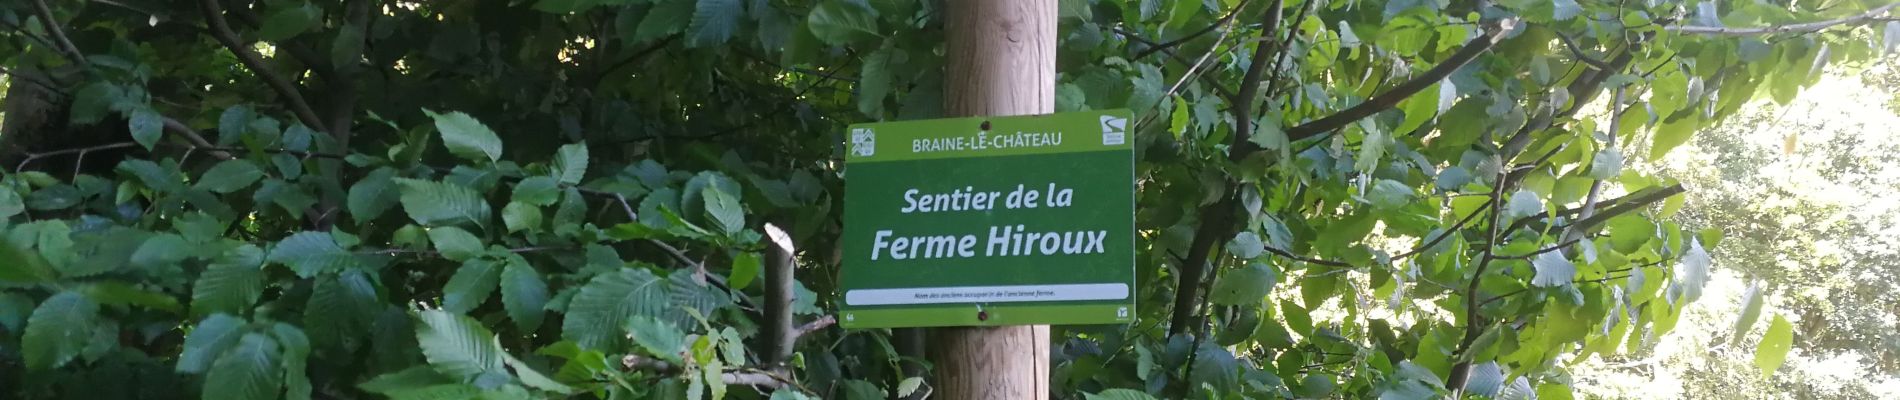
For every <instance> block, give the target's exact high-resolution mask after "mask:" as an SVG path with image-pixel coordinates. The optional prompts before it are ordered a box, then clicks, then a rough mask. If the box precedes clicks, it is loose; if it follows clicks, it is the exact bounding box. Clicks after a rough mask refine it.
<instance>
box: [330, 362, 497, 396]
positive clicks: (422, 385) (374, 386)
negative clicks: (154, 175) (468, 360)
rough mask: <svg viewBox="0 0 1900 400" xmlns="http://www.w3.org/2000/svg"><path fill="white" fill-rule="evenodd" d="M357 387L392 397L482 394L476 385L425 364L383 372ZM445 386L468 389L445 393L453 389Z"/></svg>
mask: <svg viewBox="0 0 1900 400" xmlns="http://www.w3.org/2000/svg"><path fill="white" fill-rule="evenodd" d="M356 387H357V388H358V389H363V391H366V392H370V393H379V394H382V395H385V396H389V397H390V398H392V399H405V398H423V396H417V395H421V394H429V393H434V394H448V395H450V396H441V397H439V398H443V399H466V398H473V397H475V396H476V395H478V394H480V390H479V389H476V388H475V387H474V386H468V385H463V384H461V383H460V382H457V381H456V380H454V379H450V378H449V377H447V376H443V375H442V373H440V372H436V371H435V370H434V369H430V368H429V367H428V366H423V365H418V366H414V367H410V368H409V369H405V370H401V371H396V372H391V373H387V374H382V375H379V376H377V377H376V378H373V379H370V380H369V381H368V382H363V383H362V384H360V385H356ZM443 387H459V388H466V389H467V390H466V391H465V393H445V392H452V391H444V390H441V389H440V388H443Z"/></svg>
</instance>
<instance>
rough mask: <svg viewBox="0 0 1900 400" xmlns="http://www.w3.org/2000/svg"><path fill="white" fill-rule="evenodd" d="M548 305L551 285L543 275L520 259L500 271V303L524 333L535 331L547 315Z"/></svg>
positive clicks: (511, 261) (513, 260) (512, 260)
mask: <svg viewBox="0 0 1900 400" xmlns="http://www.w3.org/2000/svg"><path fill="white" fill-rule="evenodd" d="M547 303H548V284H547V282H546V281H543V280H542V279H541V273H540V272H538V271H535V269H534V266H533V265H529V264H528V263H527V262H525V261H523V260H521V259H519V258H514V259H511V260H510V261H509V262H508V266H507V267H506V268H504V269H502V272H501V304H502V307H503V308H505V309H507V311H508V318H509V319H512V320H514V321H515V326H516V327H519V328H521V330H522V331H524V332H533V331H534V330H535V328H536V327H539V326H541V319H542V318H543V316H544V315H546V314H547Z"/></svg>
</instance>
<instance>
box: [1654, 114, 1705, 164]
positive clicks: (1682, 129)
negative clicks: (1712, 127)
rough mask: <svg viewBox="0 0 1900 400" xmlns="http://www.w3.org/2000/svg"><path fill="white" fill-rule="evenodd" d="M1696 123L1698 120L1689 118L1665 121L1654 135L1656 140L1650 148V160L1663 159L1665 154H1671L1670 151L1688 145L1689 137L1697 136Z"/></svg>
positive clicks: (1657, 127)
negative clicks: (1684, 144)
mask: <svg viewBox="0 0 1900 400" xmlns="http://www.w3.org/2000/svg"><path fill="white" fill-rule="evenodd" d="M1696 122H1697V121H1696V118H1694V117H1687V118H1676V119H1672V120H1668V121H1663V123H1662V125H1657V126H1656V133H1655V134H1654V135H1652V136H1654V139H1653V141H1652V142H1651V144H1650V146H1649V159H1650V160H1657V159H1661V158H1662V156H1663V155H1664V154H1669V151H1670V150H1674V149H1675V148H1676V147H1677V146H1682V144H1683V143H1688V142H1689V136H1691V135H1694V134H1695V131H1696V128H1697V124H1696Z"/></svg>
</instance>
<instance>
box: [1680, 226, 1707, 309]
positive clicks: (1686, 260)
mask: <svg viewBox="0 0 1900 400" xmlns="http://www.w3.org/2000/svg"><path fill="white" fill-rule="evenodd" d="M1711 263H1713V260H1711V259H1710V258H1709V252H1708V250H1703V249H1702V244H1700V243H1698V241H1696V240H1690V241H1689V251H1686V252H1683V253H1682V258H1681V259H1680V260H1677V262H1676V270H1675V274H1673V276H1671V277H1670V279H1669V296H1670V298H1671V299H1674V300H1676V303H1675V304H1681V303H1683V302H1690V301H1695V300H1696V299H1697V298H1700V297H1702V288H1703V287H1705V286H1708V285H1709V265H1710V264H1711Z"/></svg>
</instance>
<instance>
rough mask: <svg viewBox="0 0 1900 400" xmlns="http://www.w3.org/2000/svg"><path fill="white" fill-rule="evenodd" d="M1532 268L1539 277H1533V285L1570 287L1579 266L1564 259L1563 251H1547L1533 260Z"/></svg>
mask: <svg viewBox="0 0 1900 400" xmlns="http://www.w3.org/2000/svg"><path fill="white" fill-rule="evenodd" d="M1531 267H1533V268H1535V269H1536V270H1537V275H1536V276H1534V277H1531V284H1532V285H1536V286H1538V287H1555V286H1567V285H1570V280H1571V279H1573V278H1576V276H1577V265H1576V264H1572V263H1571V262H1570V260H1569V259H1566V258H1564V255H1563V252H1562V251H1547V252H1544V253H1542V254H1538V255H1537V257H1535V258H1532V259H1531Z"/></svg>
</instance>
